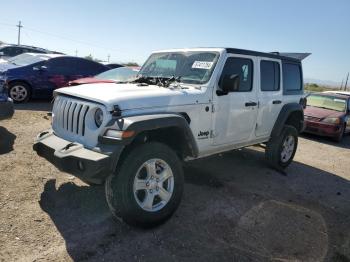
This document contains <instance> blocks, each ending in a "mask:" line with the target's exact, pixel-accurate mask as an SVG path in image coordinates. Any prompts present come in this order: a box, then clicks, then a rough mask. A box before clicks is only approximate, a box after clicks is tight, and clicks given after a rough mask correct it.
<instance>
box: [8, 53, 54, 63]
mask: <svg viewBox="0 0 350 262" xmlns="http://www.w3.org/2000/svg"><path fill="white" fill-rule="evenodd" d="M49 58H50V57H48V56H46V55H40V54H36V55H34V54H21V55H18V56H15V57H13V58H11V60H9V62H10V63H12V64H14V65H18V66H26V65H31V64H34V63H37V62H41V61H45V60H48V59H49Z"/></svg>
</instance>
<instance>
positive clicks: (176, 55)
mask: <svg viewBox="0 0 350 262" xmlns="http://www.w3.org/2000/svg"><path fill="white" fill-rule="evenodd" d="M218 59H219V53H217V52H169V53H156V54H152V55H151V56H150V57H149V58H148V60H147V61H146V63H145V64H144V65H143V67H142V69H141V71H140V75H141V76H142V77H154V78H157V77H160V78H171V77H176V78H178V79H179V80H180V82H183V83H189V84H204V83H206V82H208V81H209V79H210V77H211V74H212V73H213V71H214V68H215V65H216V63H217V61H218Z"/></svg>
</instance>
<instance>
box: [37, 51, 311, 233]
mask: <svg viewBox="0 0 350 262" xmlns="http://www.w3.org/2000/svg"><path fill="white" fill-rule="evenodd" d="M303 57H305V56H303V55H300V54H295V53H294V54H280V53H261V52H255V51H247V50H241V49H233V48H194V49H176V50H165V51H159V52H155V53H153V54H152V55H151V56H150V57H149V58H148V60H147V61H146V62H145V64H144V65H143V67H142V69H141V71H140V73H139V77H138V78H137V79H136V80H135V81H133V82H129V83H119V84H114V83H109V84H87V85H80V86H76V87H67V88H62V89H58V90H56V92H55V102H54V106H53V114H52V129H51V130H48V131H45V132H42V133H40V134H39V135H38V137H37V139H36V141H35V144H34V150H35V151H37V153H38V154H39V155H40V156H43V157H45V158H46V159H47V160H49V161H50V162H52V163H53V164H54V165H55V166H56V167H58V168H59V169H60V170H62V171H65V172H68V173H71V174H73V175H75V176H77V177H79V178H81V179H82V180H83V181H86V182H88V183H95V184H96V183H97V184H99V183H100V184H102V183H105V191H106V198H107V202H108V205H109V207H110V210H111V212H112V214H113V215H114V216H115V217H116V218H119V219H122V220H124V221H125V222H127V223H129V224H133V225H138V226H154V225H157V224H160V223H162V222H163V221H165V220H166V219H168V218H169V217H170V216H171V215H172V214H173V213H174V211H175V210H176V209H177V207H178V205H179V203H180V200H181V196H182V191H183V187H184V178H183V170H182V163H183V161H189V160H193V159H197V158H201V157H205V156H209V155H213V154H217V153H220V152H224V151H229V150H233V149H236V148H241V147H245V146H250V145H254V144H261V143H265V144H266V159H267V161H268V163H269V164H270V165H271V166H272V167H274V168H277V169H280V170H281V169H283V168H285V167H287V166H288V165H289V164H290V162H291V161H292V159H293V157H294V154H295V151H296V149H297V143H298V134H299V133H300V132H301V131H302V129H303V119H304V118H303V105H304V104H305V101H304V99H303V77H302V67H301V60H302V58H303Z"/></svg>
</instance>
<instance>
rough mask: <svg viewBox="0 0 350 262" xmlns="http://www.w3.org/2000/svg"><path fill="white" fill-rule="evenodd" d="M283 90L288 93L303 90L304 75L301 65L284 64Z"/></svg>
mask: <svg viewBox="0 0 350 262" xmlns="http://www.w3.org/2000/svg"><path fill="white" fill-rule="evenodd" d="M283 89H284V91H285V92H286V93H294V92H296V91H301V90H302V75H301V67H300V65H299V64H293V63H283Z"/></svg>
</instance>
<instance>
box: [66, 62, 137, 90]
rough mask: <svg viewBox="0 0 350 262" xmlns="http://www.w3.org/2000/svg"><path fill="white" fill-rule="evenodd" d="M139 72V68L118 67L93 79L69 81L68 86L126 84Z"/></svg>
mask: <svg viewBox="0 0 350 262" xmlns="http://www.w3.org/2000/svg"><path fill="white" fill-rule="evenodd" d="M139 70H140V68H139V67H118V68H114V69H111V70H108V71H106V72H103V73H101V74H98V75H95V76H93V77H85V78H80V79H77V80H74V81H70V82H69V85H70V86H76V85H82V84H96V83H120V82H128V81H132V80H134V79H135V78H136V76H137V74H138V72H139Z"/></svg>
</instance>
